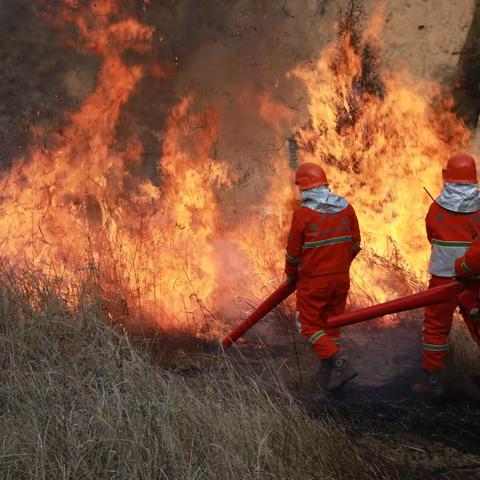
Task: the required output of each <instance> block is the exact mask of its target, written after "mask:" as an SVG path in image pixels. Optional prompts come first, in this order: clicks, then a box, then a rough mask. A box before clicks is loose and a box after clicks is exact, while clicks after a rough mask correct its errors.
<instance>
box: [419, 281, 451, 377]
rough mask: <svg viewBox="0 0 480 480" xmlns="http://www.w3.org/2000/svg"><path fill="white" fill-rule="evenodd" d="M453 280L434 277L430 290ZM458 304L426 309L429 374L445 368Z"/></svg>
mask: <svg viewBox="0 0 480 480" xmlns="http://www.w3.org/2000/svg"><path fill="white" fill-rule="evenodd" d="M451 282H452V279H451V278H444V277H435V276H432V278H431V279H430V283H429V285H428V288H433V287H438V286H440V285H445V284H446V283H451ZM456 308H457V302H456V301H455V300H454V301H453V302H446V303H440V304H438V305H430V306H429V307H426V308H425V319H424V323H423V364H422V367H423V369H424V370H426V371H427V372H437V371H440V370H443V369H444V368H445V358H446V357H447V352H448V334H449V333H450V329H451V328H452V320H453V314H454V312H455V309H456Z"/></svg>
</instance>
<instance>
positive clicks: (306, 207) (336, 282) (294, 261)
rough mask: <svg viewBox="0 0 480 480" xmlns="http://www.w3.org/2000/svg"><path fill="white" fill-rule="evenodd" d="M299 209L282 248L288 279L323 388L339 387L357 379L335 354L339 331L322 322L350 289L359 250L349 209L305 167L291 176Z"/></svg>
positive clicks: (315, 170)
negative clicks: (293, 287) (294, 284)
mask: <svg viewBox="0 0 480 480" xmlns="http://www.w3.org/2000/svg"><path fill="white" fill-rule="evenodd" d="M295 183H296V185H297V186H298V188H299V189H300V194H301V206H300V208H298V209H297V210H296V211H295V213H294V214H293V219H292V226H291V229H290V235H289V238H288V245H287V256H286V266H285V273H286V275H287V281H297V310H298V312H299V326H300V327H301V333H302V334H303V335H304V336H305V338H306V339H307V341H308V343H309V344H310V345H311V346H312V348H313V349H314V351H315V353H316V354H317V356H318V357H319V358H320V359H321V361H322V363H321V369H320V371H321V374H322V381H323V382H324V386H325V387H326V388H329V389H335V388H339V387H340V386H341V385H343V384H344V383H346V382H347V381H349V380H351V379H352V378H354V377H355V376H356V372H354V371H353V369H352V367H351V366H350V365H349V363H348V362H347V361H346V359H345V358H344V357H342V356H340V354H339V353H338V352H339V349H340V345H339V343H340V330H339V329H334V328H329V327H328V326H327V319H328V318H330V317H331V316H334V315H338V314H340V313H343V312H344V310H345V304H346V300H347V295H348V290H349V287H350V276H349V269H350V264H351V263H352V260H353V259H354V258H355V256H356V255H357V254H358V252H359V251H360V230H359V226H358V220H357V216H356V215H355V211H354V209H353V207H352V206H351V205H350V204H349V203H348V201H347V200H345V199H344V198H342V197H340V196H338V195H336V194H335V193H333V192H331V191H330V189H329V187H328V181H327V177H326V175H325V172H324V170H323V169H322V168H321V167H320V166H319V165H317V164H314V163H304V164H302V165H300V167H299V168H298V170H297V172H296V174H295Z"/></svg>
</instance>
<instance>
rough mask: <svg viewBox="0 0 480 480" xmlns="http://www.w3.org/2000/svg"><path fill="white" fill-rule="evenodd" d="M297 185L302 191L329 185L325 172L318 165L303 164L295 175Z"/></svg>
mask: <svg viewBox="0 0 480 480" xmlns="http://www.w3.org/2000/svg"><path fill="white" fill-rule="evenodd" d="M295 185H297V186H298V188H299V189H300V190H308V189H310V188H314V187H319V186H320V185H328V180H327V175H326V174H325V170H324V169H323V168H322V167H321V166H320V165H317V164H316V163H302V164H301V165H300V166H299V167H298V169H297V171H296V173H295Z"/></svg>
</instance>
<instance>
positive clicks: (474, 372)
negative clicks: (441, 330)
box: [448, 317, 480, 376]
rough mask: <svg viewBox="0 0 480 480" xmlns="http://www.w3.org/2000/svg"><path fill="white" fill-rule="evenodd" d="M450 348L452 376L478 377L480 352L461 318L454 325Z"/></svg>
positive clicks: (449, 360)
mask: <svg viewBox="0 0 480 480" xmlns="http://www.w3.org/2000/svg"><path fill="white" fill-rule="evenodd" d="M449 346H450V350H449V353H448V362H449V369H450V370H451V371H452V375H456V376H458V375H462V376H464V375H470V376H478V374H479V371H478V365H479V364H480V350H479V348H478V346H477V344H476V343H475V342H474V341H473V339H472V337H471V336H470V333H469V331H468V329H467V326H466V325H465V323H464V322H463V321H462V320H461V319H460V317H457V319H456V321H454V323H453V327H452V330H451V332H450V336H449Z"/></svg>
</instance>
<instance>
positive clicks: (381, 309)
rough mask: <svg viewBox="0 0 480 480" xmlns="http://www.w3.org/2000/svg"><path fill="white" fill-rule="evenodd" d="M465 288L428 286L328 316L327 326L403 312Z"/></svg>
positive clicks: (443, 300) (451, 295) (454, 295)
mask: <svg viewBox="0 0 480 480" xmlns="http://www.w3.org/2000/svg"><path fill="white" fill-rule="evenodd" d="M465 288H466V287H465V286H464V285H462V284H461V283H459V282H452V283H448V284H447V285H441V286H440V287H435V288H430V289H428V290H425V291H424V292H419V293H415V294H413V295H408V296H406V297H402V298H397V299H396V300H392V301H390V302H385V303H381V304H379V305H374V306H373V307H368V308H363V309H362V310H356V311H354V312H347V313H343V314H342V315H336V316H335V317H331V318H329V319H328V322H327V323H328V326H329V327H332V328H339V327H345V326H346V325H353V324H354V323H360V322H365V321H367V320H372V319H374V318H377V317H383V316H384V315H390V314H392V313H399V312H405V311H406V310H413V309H415V308H421V307H426V306H428V305H436V304H438V303H443V302H448V301H449V300H450V299H452V298H455V297H456V296H458V294H459V293H461V292H462V291H463V290H465Z"/></svg>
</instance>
